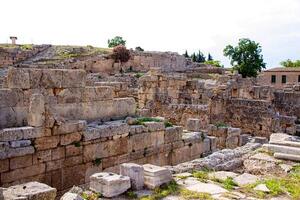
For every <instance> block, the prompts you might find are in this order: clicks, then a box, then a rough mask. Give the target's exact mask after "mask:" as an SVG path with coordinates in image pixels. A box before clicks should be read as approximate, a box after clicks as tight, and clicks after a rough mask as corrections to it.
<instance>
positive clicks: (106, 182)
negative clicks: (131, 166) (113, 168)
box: [90, 172, 130, 197]
mask: <svg viewBox="0 0 300 200" xmlns="http://www.w3.org/2000/svg"><path fill="white" fill-rule="evenodd" d="M129 188H130V178H129V177H128V176H122V175H118V174H114V173H107V172H102V173H96V174H93V175H92V176H91V177H90V190H92V191H94V192H100V193H101V194H102V195H103V196H104V197H115V196H118V195H120V194H122V193H124V192H126V191H127V190H128V189H129Z"/></svg>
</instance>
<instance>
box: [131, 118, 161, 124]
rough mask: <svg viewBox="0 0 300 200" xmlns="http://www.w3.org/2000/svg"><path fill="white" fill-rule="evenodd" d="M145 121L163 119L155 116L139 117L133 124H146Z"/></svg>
mask: <svg viewBox="0 0 300 200" xmlns="http://www.w3.org/2000/svg"><path fill="white" fill-rule="evenodd" d="M145 122H162V121H161V119H157V118H153V117H139V118H137V119H136V121H135V122H134V123H133V125H145Z"/></svg>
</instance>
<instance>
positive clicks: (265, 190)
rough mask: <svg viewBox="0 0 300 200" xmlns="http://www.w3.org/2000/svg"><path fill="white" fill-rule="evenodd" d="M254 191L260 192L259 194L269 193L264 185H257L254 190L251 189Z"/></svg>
mask: <svg viewBox="0 0 300 200" xmlns="http://www.w3.org/2000/svg"><path fill="white" fill-rule="evenodd" d="M253 189H254V190H256V191H261V192H270V190H269V188H268V187H267V186H266V184H259V185H257V186H256V187H255V188H253Z"/></svg>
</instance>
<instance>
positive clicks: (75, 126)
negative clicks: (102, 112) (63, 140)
mask: <svg viewBox="0 0 300 200" xmlns="http://www.w3.org/2000/svg"><path fill="white" fill-rule="evenodd" d="M85 129H86V121H85V120H71V121H67V122H64V123H62V124H61V125H59V126H55V127H54V129H53V135H60V134H66V133H74V132H81V131H83V130H85Z"/></svg>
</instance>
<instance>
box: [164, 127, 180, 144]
mask: <svg viewBox="0 0 300 200" xmlns="http://www.w3.org/2000/svg"><path fill="white" fill-rule="evenodd" d="M182 132H183V127H181V126H173V127H168V128H166V130H165V138H164V141H165V143H172V142H175V141H179V140H181V139H182Z"/></svg>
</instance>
